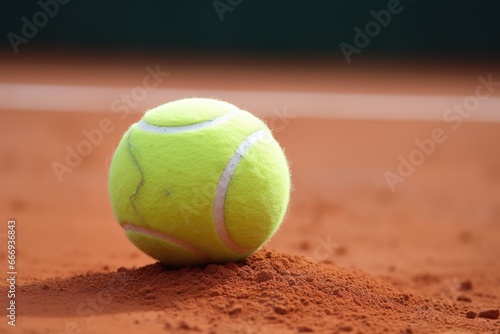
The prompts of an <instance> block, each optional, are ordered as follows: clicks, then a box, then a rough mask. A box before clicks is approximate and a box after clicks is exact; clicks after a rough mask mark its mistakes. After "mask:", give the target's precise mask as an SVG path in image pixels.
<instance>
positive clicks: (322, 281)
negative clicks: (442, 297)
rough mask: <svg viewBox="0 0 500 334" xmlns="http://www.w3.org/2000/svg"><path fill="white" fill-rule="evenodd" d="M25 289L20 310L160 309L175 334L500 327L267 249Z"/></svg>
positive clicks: (26, 313)
mask: <svg viewBox="0 0 500 334" xmlns="http://www.w3.org/2000/svg"><path fill="white" fill-rule="evenodd" d="M19 292H20V296H19V298H20V305H22V306H23V307H22V309H20V310H19V312H20V317H41V316H42V317H61V316H62V317H64V316H68V317H75V316H79V317H86V316H89V314H92V310H95V313H99V312H100V313H102V314H118V313H129V312H144V313H146V312H148V311H155V310H158V311H162V312H163V313H162V314H163V316H160V318H159V319H155V321H162V322H163V324H164V325H163V328H164V330H165V332H167V333H169V332H172V333H173V332H175V333H177V332H191V331H193V332H204V333H263V332H279V333H288V332H290V333H298V332H314V333H348V332H352V333H433V332H443V331H446V329H451V328H453V329H454V330H459V329H461V330H463V332H472V333H482V332H493V330H494V329H495V328H496V327H495V326H496V325H498V323H497V322H493V321H491V320H485V321H483V320H481V321H479V320H478V319H468V318H466V317H465V313H466V312H465V310H464V309H463V308H462V306H460V305H459V304H453V303H452V304H448V305H445V304H443V303H440V302H437V301H433V300H431V299H428V298H427V299H424V298H423V297H419V296H418V295H414V294H407V293H404V292H403V291H400V290H398V289H397V288H395V287H391V286H389V285H388V283H382V282H381V281H379V280H378V279H375V278H373V277H371V276H369V275H367V274H364V273H360V272H356V271H351V270H347V269H342V268H337V267H335V266H333V265H329V264H316V263H312V262H309V261H307V260H306V259H305V258H303V257H299V256H290V255H286V254H280V253H276V252H271V251H266V250H263V251H260V252H259V253H257V254H255V255H253V256H252V257H250V258H249V259H247V260H245V261H243V262H241V263H228V264H224V265H208V266H206V267H202V268H183V269H173V268H167V267H165V266H163V265H161V264H152V265H148V266H145V267H142V268H138V269H124V268H121V269H119V270H118V271H116V272H105V273H89V274H87V275H79V276H75V277H71V278H67V279H52V280H48V281H44V282H35V283H29V284H27V285H23V286H20V287H19ZM2 294H3V292H2ZM145 321H146V320H136V321H135V324H136V325H138V326H139V325H142V324H144V322H145Z"/></svg>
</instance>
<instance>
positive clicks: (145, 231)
mask: <svg viewBox="0 0 500 334" xmlns="http://www.w3.org/2000/svg"><path fill="white" fill-rule="evenodd" d="M122 227H123V229H124V230H125V231H126V232H129V231H130V232H135V233H140V234H144V235H147V236H150V237H152V238H156V239H160V240H164V241H168V242H171V243H173V244H175V245H177V246H180V247H182V248H184V249H187V250H188V251H190V252H191V253H193V254H195V255H196V256H198V257H199V258H201V259H202V260H204V261H205V262H210V261H212V259H211V258H210V257H209V256H208V255H206V254H205V253H204V252H203V251H201V250H199V249H198V248H196V247H194V246H193V245H191V244H189V243H188V242H186V241H183V240H180V239H177V238H175V237H173V236H171V235H168V234H165V233H162V232H158V231H155V230H151V229H148V228H145V227H142V226H137V225H134V224H128V223H127V224H122Z"/></svg>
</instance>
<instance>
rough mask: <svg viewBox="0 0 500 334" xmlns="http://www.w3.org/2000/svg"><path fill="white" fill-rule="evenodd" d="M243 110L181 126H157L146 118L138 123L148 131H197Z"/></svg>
mask: <svg viewBox="0 0 500 334" xmlns="http://www.w3.org/2000/svg"><path fill="white" fill-rule="evenodd" d="M240 112H241V110H239V109H237V110H234V111H231V112H230V113H228V114H225V115H222V116H220V117H217V118H214V119H209V120H207V121H203V122H200V123H195V124H189V125H180V126H156V125H152V124H149V123H147V122H146V121H145V120H144V119H141V120H140V121H139V122H138V123H137V124H136V125H137V127H138V128H139V129H142V130H144V131H148V132H154V133H161V134H172V133H179V132H187V131H195V130H201V129H204V128H208V127H211V126H214V125H217V124H221V123H224V122H227V121H229V120H230V119H232V118H233V117H235V116H236V115H238V114H239V113H240Z"/></svg>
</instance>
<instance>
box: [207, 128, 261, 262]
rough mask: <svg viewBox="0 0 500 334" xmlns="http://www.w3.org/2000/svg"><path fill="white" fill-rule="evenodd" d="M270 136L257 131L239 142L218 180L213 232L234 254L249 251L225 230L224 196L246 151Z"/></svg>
mask: <svg viewBox="0 0 500 334" xmlns="http://www.w3.org/2000/svg"><path fill="white" fill-rule="evenodd" d="M270 137H271V135H270V133H269V132H267V131H266V130H259V131H256V132H254V133H252V134H251V135H249V136H248V137H246V138H245V140H243V141H242V142H241V144H240V145H239V146H238V148H237V149H236V152H235V153H234V154H233V156H232V157H231V159H230V160H229V162H228V164H227V165H226V168H225V169H224V171H223V172H222V175H221V177H220V179H219V182H218V184H217V189H216V191H215V200H214V222H215V230H216V232H217V235H218V236H219V239H220V240H221V241H222V243H223V244H224V245H225V246H226V247H227V248H229V249H230V250H232V251H234V252H236V253H240V254H242V253H246V252H249V251H251V250H250V249H245V248H243V247H241V246H239V245H238V244H236V243H235V242H234V241H233V240H232V239H231V237H230V236H229V233H228V231H227V229H226V222H225V217H224V211H225V210H224V207H225V203H226V194H227V189H228V187H229V183H230V182H231V178H232V177H233V174H234V172H235V170H236V167H238V164H239V163H240V161H241V159H243V157H244V156H245V154H246V153H247V152H248V150H249V149H250V148H251V147H252V145H253V144H255V143H256V142H257V141H259V140H262V139H264V138H270Z"/></svg>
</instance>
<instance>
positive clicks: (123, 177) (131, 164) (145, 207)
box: [109, 99, 290, 265]
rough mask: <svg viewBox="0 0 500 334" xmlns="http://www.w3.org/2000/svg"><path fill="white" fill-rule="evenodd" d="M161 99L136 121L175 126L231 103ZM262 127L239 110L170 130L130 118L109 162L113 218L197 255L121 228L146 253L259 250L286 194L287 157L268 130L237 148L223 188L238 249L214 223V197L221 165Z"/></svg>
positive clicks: (221, 258)
mask: <svg viewBox="0 0 500 334" xmlns="http://www.w3.org/2000/svg"><path fill="white" fill-rule="evenodd" d="M169 104H170V103H169ZM169 104H167V106H165V107H163V106H162V107H158V108H155V109H153V110H152V111H149V112H147V113H146V115H145V116H144V117H143V120H144V121H146V122H148V123H154V125H156V126H168V127H170V126H172V124H176V125H177V126H182V125H186V124H196V122H198V123H200V122H204V121H206V120H209V119H214V118H217V117H223V116H224V115H226V114H228V113H231V112H234V111H235V109H236V107H235V106H233V105H231V104H229V103H226V102H221V101H216V100H207V99H185V100H181V101H176V102H173V103H172V104H173V107H172V106H168V105H169ZM205 104H206V105H207V107H206V108H203V106H204V105H205ZM172 114H175V115H172ZM180 120H183V121H184V122H185V123H182V122H181V121H180ZM262 130H263V131H266V132H269V134H270V130H269V129H268V128H267V126H266V125H265V124H264V123H263V122H262V121H261V120H260V119H258V118H256V117H255V116H253V115H252V114H250V113H248V112H246V111H241V112H239V113H237V115H235V116H234V117H232V118H231V119H229V120H227V121H225V122H223V123H219V124H215V125H213V126H207V127H204V128H201V129H196V130H192V131H183V132H177V133H171V134H165V133H155V132H149V131H145V130H143V129H141V128H139V127H138V126H137V124H134V125H132V126H131V127H130V128H129V129H128V131H127V132H126V133H125V134H124V136H123V138H122V140H121V142H120V144H119V145H118V147H117V149H116V152H115V154H114V156H113V160H112V163H111V166H110V172H109V193H110V198H111V203H112V207H113V211H114V214H115V216H116V219H117V220H118V222H119V223H120V224H122V225H123V224H132V225H136V226H139V227H143V228H145V229H148V230H151V231H156V232H159V233H161V234H163V235H166V236H169V237H172V238H173V240H178V241H180V242H181V243H187V244H188V245H190V246H191V247H194V248H196V249H197V250H199V252H200V253H201V254H203V256H199V255H196V254H193V252H190V251H189V250H186V249H183V248H185V247H182V245H180V244H178V243H177V244H176V243H175V242H172V240H170V239H161V238H158V237H155V236H151V235H143V234H142V235H141V233H138V232H137V231H127V236H128V237H129V239H130V240H131V241H132V242H133V243H134V244H136V246H138V247H139V248H140V249H141V250H143V251H144V252H145V253H147V254H149V255H150V256H152V257H154V258H156V259H158V260H160V261H161V262H164V263H167V264H173V265H197V264H201V263H205V262H225V261H230V260H238V259H241V258H244V257H246V256H248V255H249V254H251V253H252V252H253V251H255V250H257V249H259V248H260V247H261V246H262V245H263V244H264V243H265V242H266V241H267V240H268V239H269V238H270V237H271V236H272V234H273V233H274V232H275V231H276V230H277V229H278V227H279V225H280V224H281V221H282V219H283V216H284V214H285V211H286V208H287V205H288V200H289V194H290V174H289V169H288V164H287V161H286V158H285V155H284V153H283V150H282V149H281V147H280V146H279V144H278V143H277V142H276V141H275V140H274V139H273V138H272V136H269V138H267V139H265V140H260V141H257V142H255V143H253V144H252V145H251V147H250V148H249V149H248V150H247V151H246V152H245V154H244V156H242V157H241V159H240V160H239V163H238V165H237V167H236V169H235V170H234V173H233V174H232V176H231V180H230V182H229V185H228V187H227V190H226V197H225V202H224V203H223V205H224V206H223V207H222V210H223V212H224V226H225V229H226V231H227V233H228V235H229V237H230V238H231V240H232V241H233V242H234V243H236V244H237V245H239V246H241V248H244V249H245V251H244V252H235V251H234V250H231V249H229V248H228V247H227V244H225V243H224V241H223V240H221V237H220V235H219V234H218V233H217V231H216V228H215V221H214V201H215V196H216V190H217V187H218V185H219V181H220V178H221V176H222V173H223V171H224V169H225V168H226V166H227V164H228V162H229V161H230V160H231V158H232V157H234V156H235V155H237V154H239V152H237V149H238V146H239V145H240V144H241V143H242V142H243V141H245V139H246V138H247V137H249V136H250V135H251V134H252V133H255V132H256V131H262ZM153 239H154V241H153Z"/></svg>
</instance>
